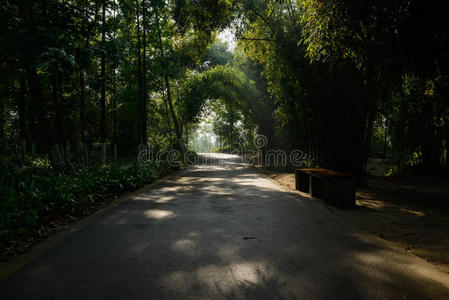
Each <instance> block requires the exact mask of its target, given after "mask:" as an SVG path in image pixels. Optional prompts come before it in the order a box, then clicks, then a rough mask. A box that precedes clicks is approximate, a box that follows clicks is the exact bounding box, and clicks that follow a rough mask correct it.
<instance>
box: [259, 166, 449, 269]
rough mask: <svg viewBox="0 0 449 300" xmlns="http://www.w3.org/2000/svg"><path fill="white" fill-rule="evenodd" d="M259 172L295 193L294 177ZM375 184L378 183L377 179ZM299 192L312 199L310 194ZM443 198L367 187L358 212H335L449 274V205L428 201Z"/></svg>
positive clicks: (361, 193)
mask: <svg viewBox="0 0 449 300" xmlns="http://www.w3.org/2000/svg"><path fill="white" fill-rule="evenodd" d="M260 170H261V171H262V172H263V173H264V174H265V175H267V176H268V177H270V178H272V179H273V180H275V181H276V182H277V183H278V184H280V185H282V186H284V187H287V188H288V189H291V190H294V191H296V190H295V175H294V174H292V173H278V172H273V171H268V170H265V169H260ZM377 180H378V178H377ZM373 183H374V184H378V182H377V181H375V180H374V181H373ZM371 185H373V184H371ZM389 185H390V186H391V185H392V183H389ZM447 188H448V187H446V189H447ZM296 192H297V193H300V194H301V195H302V196H305V197H310V196H309V195H308V194H304V193H301V192H299V191H296ZM441 197H442V196H441V189H439V191H438V194H432V193H428V194H426V193H422V189H421V190H420V192H419V193H415V194H413V193H401V192H398V190H394V191H392V190H389V189H383V188H376V189H375V188H366V189H357V193H356V204H357V206H356V208H355V209H345V210H344V209H337V208H333V209H334V210H335V211H336V212H337V213H339V214H340V215H341V216H342V217H343V218H345V219H346V220H347V221H349V222H351V223H353V224H355V225H356V226H358V227H359V228H361V229H363V230H366V231H368V232H371V233H373V234H375V235H377V236H379V237H381V238H383V239H385V240H387V241H389V242H390V243H392V244H393V245H394V246H397V247H400V248H402V249H404V251H407V252H409V253H412V254H414V255H416V256H419V257H421V258H423V259H425V260H426V261H428V262H430V263H432V264H434V265H437V266H438V267H439V268H440V269H442V270H444V271H446V272H448V273H449V208H448V206H447V205H445V206H440V207H435V206H432V205H428V203H434V202H435V201H431V200H433V199H429V198H437V199H438V201H440V200H441V199H442V198H441ZM316 200H317V201H321V200H318V199H316Z"/></svg>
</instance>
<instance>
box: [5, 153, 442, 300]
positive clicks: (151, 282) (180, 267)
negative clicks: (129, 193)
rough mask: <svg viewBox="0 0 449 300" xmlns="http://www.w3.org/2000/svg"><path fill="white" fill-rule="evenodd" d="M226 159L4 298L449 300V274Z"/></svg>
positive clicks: (128, 205)
mask: <svg viewBox="0 0 449 300" xmlns="http://www.w3.org/2000/svg"><path fill="white" fill-rule="evenodd" d="M221 158H223V160H220V161H217V160H212V163H211V161H210V160H209V161H208V163H207V164H205V165H202V166H197V167H194V168H190V169H187V170H184V171H181V172H179V173H178V174H176V175H175V176H172V177H169V178H168V179H166V180H163V181H161V182H160V183H158V184H156V185H155V186H153V187H152V188H150V189H148V190H146V191H145V192H141V193H139V194H137V195H135V196H133V199H132V200H130V201H127V202H124V203H122V204H121V205H119V206H117V207H115V208H114V209H112V210H111V211H110V212H109V213H108V214H106V215H104V216H102V217H100V218H98V219H96V220H94V221H93V222H92V223H90V224H89V225H88V226H86V227H85V228H83V229H82V230H80V231H78V232H76V233H74V234H72V235H71V236H70V237H69V238H68V239H66V240H65V241H64V242H62V243H61V244H59V245H57V246H55V247H53V248H52V249H50V250H49V251H48V252H47V253H45V254H44V255H43V256H41V257H40V258H38V259H36V260H35V261H34V262H32V263H30V264H29V265H28V266H26V267H25V268H24V269H23V270H22V271H20V272H18V273H17V274H15V275H14V276H12V277H11V278H10V279H9V280H7V281H6V282H3V283H2V284H1V286H0V295H1V298H2V299H19V298H33V299H36V298H37V299H81V298H83V299H102V298H113V299H185V298H192V299H198V298H211V299H241V298H246V299H304V298H313V299H336V298H341V299H348V298H358V299H363V298H366V299H385V298H389V299H392V298H394V299H444V298H446V299H448V298H449V289H448V288H447V287H448V286H449V279H448V278H449V275H448V274H443V273H439V272H438V271H435V270H434V269H433V267H432V266H431V265H429V264H427V263H425V262H423V261H421V260H419V259H418V258H416V257H414V256H412V255H409V254H407V253H403V252H399V251H396V250H393V249H390V248H389V247H388V246H387V245H386V244H385V243H383V242H382V241H381V240H379V239H377V238H374V237H372V236H369V235H367V234H365V233H363V232H361V231H359V230H357V229H355V228H354V227H352V226H350V225H347V224H345V223H344V222H343V221H341V220H340V219H339V218H338V217H337V216H336V215H334V214H333V213H332V212H331V211H329V210H328V209H326V207H323V206H320V205H318V204H316V203H313V202H312V201H310V200H305V199H301V198H300V197H299V196H298V195H296V194H292V193H290V192H287V191H285V190H283V189H282V188H280V187H279V186H277V185H275V184H274V183H273V182H272V181H270V180H268V179H265V178H263V177H261V176H260V175H259V174H257V173H256V172H255V171H254V170H253V169H252V168H251V167H249V166H247V165H245V164H243V163H239V162H238V158H236V157H233V156H230V155H222V156H221ZM217 162H219V163H217Z"/></svg>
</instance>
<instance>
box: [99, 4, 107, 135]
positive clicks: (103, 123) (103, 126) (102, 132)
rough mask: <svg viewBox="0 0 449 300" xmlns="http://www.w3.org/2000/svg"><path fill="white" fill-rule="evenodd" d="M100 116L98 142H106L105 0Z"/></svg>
mask: <svg viewBox="0 0 449 300" xmlns="http://www.w3.org/2000/svg"><path fill="white" fill-rule="evenodd" d="M101 41H102V49H101V99H100V106H101V116H100V142H101V143H104V142H106V53H105V51H106V49H105V42H106V0H103V8H102V26H101Z"/></svg>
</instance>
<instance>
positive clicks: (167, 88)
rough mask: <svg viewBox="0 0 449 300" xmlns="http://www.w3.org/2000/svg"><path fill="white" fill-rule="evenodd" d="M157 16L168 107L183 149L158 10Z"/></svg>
mask: <svg viewBox="0 0 449 300" xmlns="http://www.w3.org/2000/svg"><path fill="white" fill-rule="evenodd" d="M155 14H156V25H157V31H158V38H159V51H160V55H161V58H162V61H163V63H164V82H165V88H166V90H167V102H168V106H169V108H170V113H171V116H172V119H173V125H174V127H175V134H176V139H177V140H178V143H179V146H180V147H181V148H182V147H183V145H182V137H181V132H180V130H179V124H178V118H177V117H176V112H175V109H174V108H173V101H172V97H171V90H170V80H169V78H168V72H167V71H168V70H167V68H168V63H167V58H166V57H165V53H164V47H163V45H162V34H161V28H160V24H159V14H158V10H157V8H155Z"/></svg>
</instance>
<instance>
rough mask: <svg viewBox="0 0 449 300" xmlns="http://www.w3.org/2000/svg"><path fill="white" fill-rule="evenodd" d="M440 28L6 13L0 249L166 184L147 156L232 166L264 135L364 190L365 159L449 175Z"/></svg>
mask: <svg viewBox="0 0 449 300" xmlns="http://www.w3.org/2000/svg"><path fill="white" fill-rule="evenodd" d="M445 15H446V11H445V9H444V6H443V4H442V2H440V1H436V2H435V1H418V0H407V1H406V0H392V1H382V0H368V1H366V0H365V1H347V0H343V1H342V0H340V1H336V0H329V1H321V0H298V1H295V0H286V1H261V0H243V1H231V0H204V1H194V0H174V1H163V0H79V1H78V0H73V1H72V0H39V1H31V0H14V1H12V0H3V1H2V4H1V6H0V30H1V37H0V39H1V40H0V59H1V61H0V62H1V66H0V68H1V70H0V72H1V77H0V108H1V109H0V127H1V131H0V168H1V171H0V189H1V190H0V201H1V202H0V241H1V243H0V247H5V246H6V245H8V241H11V240H14V239H16V238H17V237H20V236H24V235H27V234H29V233H30V232H32V231H35V230H36V229H37V228H39V226H40V225H41V224H43V223H45V222H48V221H49V220H53V219H54V218H55V215H57V216H60V217H61V218H67V217H72V216H78V215H82V214H85V213H86V209H87V207H92V206H93V205H95V203H97V202H98V201H102V200H103V199H106V198H109V197H113V196H114V195H117V194H119V193H121V192H124V191H129V190H133V189H136V188H137V187H139V186H141V185H142V184H144V183H147V182H151V181H153V180H155V178H157V177H158V176H161V175H162V174H165V173H167V172H168V171H169V170H170V169H171V168H172V166H169V165H168V164H167V163H166V161H164V160H163V159H162V160H161V161H157V162H156V161H154V162H152V163H151V164H147V165H142V164H139V163H138V162H137V154H138V151H139V150H140V149H142V148H145V147H146V145H149V144H151V146H152V147H153V148H154V149H155V150H163V151H167V150H171V149H177V150H179V152H180V153H185V152H186V151H188V150H197V151H200V150H201V148H198V147H197V146H196V147H195V145H197V144H198V143H201V144H202V145H203V148H202V150H201V151H204V150H211V149H212V148H214V147H215V149H214V150H215V151H228V152H230V151H241V149H243V148H245V149H248V150H251V149H254V145H253V139H254V137H256V136H257V135H260V134H262V135H264V136H265V137H266V138H267V141H268V144H267V149H284V150H285V151H287V152H288V151H292V150H293V149H301V150H302V151H303V153H305V154H306V155H305V156H304V159H307V160H308V161H309V162H310V161H312V164H313V166H316V167H325V168H329V169H334V170H338V171H343V172H348V173H351V174H353V175H354V176H355V177H356V178H358V181H359V183H360V184H363V183H364V178H365V174H366V172H365V170H366V163H367V160H368V157H369V156H370V155H378V156H381V157H388V158H389V159H390V160H391V161H393V162H394V163H395V164H396V165H397V166H398V168H397V170H398V171H400V170H403V169H404V168H409V167H414V168H422V169H432V170H437V169H438V170H441V169H444V168H446V169H447V168H449V98H448V97H449V89H448V75H449V59H448V53H449V49H448V45H449V43H448V40H447V39H448V22H447V17H446V16H445ZM224 30H226V31H228V32H229V33H230V34H231V35H233V36H234V37H233V39H235V40H236V41H237V44H236V46H235V48H234V47H231V46H230V45H229V44H228V43H232V41H226V40H223V39H219V38H218V35H219V33H220V32H222V31H224ZM205 124H206V125H207V126H206V125H205ZM204 130H206V131H208V132H211V133H212V134H213V135H214V136H215V137H216V141H215V142H214V143H211V142H210V141H204V136H205V135H202V134H200V133H201V131H204ZM201 139H203V140H202V141H201ZM205 143H206V144H207V143H209V144H208V145H206V146H204V145H205ZM178 159H179V161H180V163H183V161H182V160H183V157H182V155H181V156H179V157H178Z"/></svg>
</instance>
